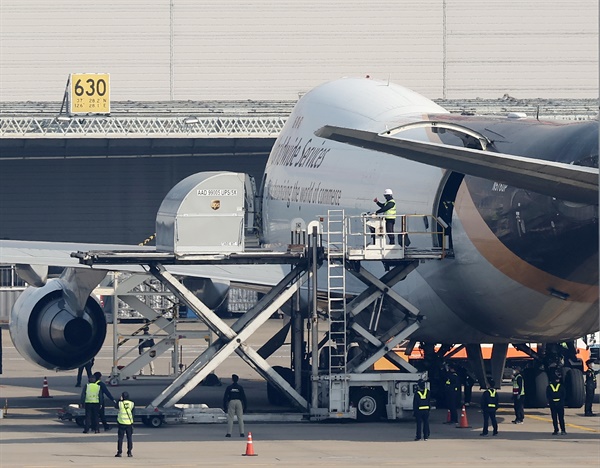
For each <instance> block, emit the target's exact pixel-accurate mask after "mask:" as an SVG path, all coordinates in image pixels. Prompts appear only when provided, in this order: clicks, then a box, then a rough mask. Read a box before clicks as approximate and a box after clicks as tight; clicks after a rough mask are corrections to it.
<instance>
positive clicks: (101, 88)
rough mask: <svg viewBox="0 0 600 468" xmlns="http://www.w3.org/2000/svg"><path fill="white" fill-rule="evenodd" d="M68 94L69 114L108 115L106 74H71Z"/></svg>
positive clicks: (108, 90)
mask: <svg viewBox="0 0 600 468" xmlns="http://www.w3.org/2000/svg"><path fill="white" fill-rule="evenodd" d="M69 94H70V95H69V102H70V103H71V106H70V107H71V109H70V111H71V114H109V113H110V75H109V74H108V73H71V86H70V87H69Z"/></svg>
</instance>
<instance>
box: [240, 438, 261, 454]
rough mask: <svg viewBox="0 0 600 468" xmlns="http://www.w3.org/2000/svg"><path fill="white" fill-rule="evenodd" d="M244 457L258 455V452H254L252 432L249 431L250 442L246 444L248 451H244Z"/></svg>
mask: <svg viewBox="0 0 600 468" xmlns="http://www.w3.org/2000/svg"><path fill="white" fill-rule="evenodd" d="M242 456H243V457H256V456H258V454H257V453H254V445H253V444H252V432H248V443H247V444H246V453H242Z"/></svg>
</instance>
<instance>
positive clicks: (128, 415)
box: [117, 400, 135, 426]
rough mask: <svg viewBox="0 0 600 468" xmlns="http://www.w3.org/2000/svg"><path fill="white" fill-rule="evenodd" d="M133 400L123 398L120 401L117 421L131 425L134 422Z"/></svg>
mask: <svg viewBox="0 0 600 468" xmlns="http://www.w3.org/2000/svg"><path fill="white" fill-rule="evenodd" d="M134 406H135V405H134V404H133V401H129V400H121V401H119V413H118V414H117V422H118V423H119V424H124V425H126V426H130V425H132V424H133V407H134Z"/></svg>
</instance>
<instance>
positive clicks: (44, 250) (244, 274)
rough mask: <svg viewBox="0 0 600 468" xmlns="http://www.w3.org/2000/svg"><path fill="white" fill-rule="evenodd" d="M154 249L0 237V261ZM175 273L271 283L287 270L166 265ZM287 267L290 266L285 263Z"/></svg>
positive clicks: (49, 262) (73, 262)
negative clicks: (3, 238)
mask: <svg viewBox="0 0 600 468" xmlns="http://www.w3.org/2000/svg"><path fill="white" fill-rule="evenodd" d="M95 250H96V251H127V252H135V251H139V252H153V251H154V247H149V246H137V245H111V244H79V243H68V242H41V241H14V240H0V264H6V265H45V266H56V267H65V268H89V267H88V266H86V265H82V264H80V263H79V259H78V258H73V257H71V253H73V252H79V251H81V252H89V251H95ZM93 268H94V269H103V270H110V271H126V272H143V271H144V269H143V268H142V267H141V266H140V265H135V264H126V265H102V264H97V265H94V267H93ZM166 268H167V270H168V271H169V272H171V273H172V274H174V275H182V276H194V277H202V278H211V279H213V280H217V281H219V280H221V281H231V282H234V283H236V284H238V285H244V284H248V285H258V286H273V285H275V284H277V283H278V282H279V281H280V280H281V279H282V278H283V277H284V276H285V274H286V273H287V271H284V268H285V267H284V266H282V265H168V266H167V267H166ZM288 269H289V267H288Z"/></svg>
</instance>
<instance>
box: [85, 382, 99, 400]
mask: <svg viewBox="0 0 600 468" xmlns="http://www.w3.org/2000/svg"><path fill="white" fill-rule="evenodd" d="M85 402H86V403H100V385H98V384H97V383H96V382H90V383H89V384H87V385H86V386H85Z"/></svg>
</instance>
